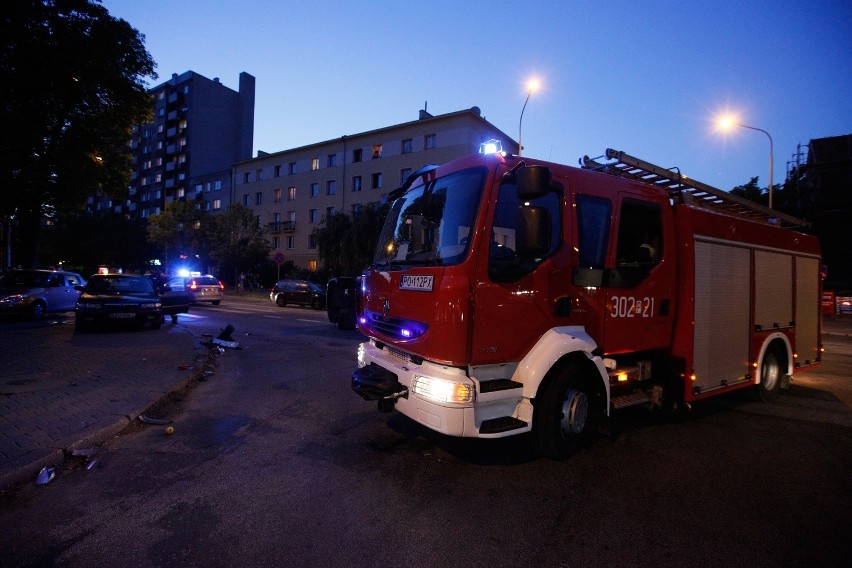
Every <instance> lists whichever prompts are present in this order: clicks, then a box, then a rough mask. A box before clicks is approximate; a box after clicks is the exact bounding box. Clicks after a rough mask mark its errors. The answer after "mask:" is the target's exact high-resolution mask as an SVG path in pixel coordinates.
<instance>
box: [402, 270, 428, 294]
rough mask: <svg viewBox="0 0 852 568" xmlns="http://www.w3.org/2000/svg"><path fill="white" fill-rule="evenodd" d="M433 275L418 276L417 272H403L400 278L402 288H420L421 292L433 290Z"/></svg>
mask: <svg viewBox="0 0 852 568" xmlns="http://www.w3.org/2000/svg"><path fill="white" fill-rule="evenodd" d="M433 278H434V277H432V276H418V275H416V274H403V275H402V277H400V279H399V289H400V290H418V291H420V292H431V291H432V282H433Z"/></svg>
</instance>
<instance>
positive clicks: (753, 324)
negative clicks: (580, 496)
mask: <svg viewBox="0 0 852 568" xmlns="http://www.w3.org/2000/svg"><path fill="white" fill-rule="evenodd" d="M602 158H603V157H602ZM602 158H598V159H589V158H588V157H585V158H584V159H583V160H581V166H582V167H580V168H576V167H569V166H563V165H558V164H553V163H547V162H542V161H539V160H533V159H529V158H527V157H520V156H514V155H511V154H507V153H504V152H494V153H487V154H481V155H475V156H470V157H466V158H462V159H459V160H455V161H453V162H450V163H447V164H445V165H441V166H427V167H425V168H423V169H421V170H420V171H418V172H416V173H415V174H413V175H412V176H411V177H410V178H409V180H408V181H407V182H406V183H405V184H404V185H403V186H402V187H401V188H399V189H398V190H396V191H395V192H393V193H392V194H391V196H390V198H391V199H392V205H391V208H390V212H389V215H388V218H387V221H386V223H385V225H384V228H383V230H382V234H381V236H380V238H379V242H378V245H377V249H376V257H375V261H374V263H373V264H372V265H371V266H370V267H369V268H368V269H367V270H366V271H365V272H364V273H363V274H362V276H361V279H360V287H359V293H358V299H357V301H358V308H357V310H358V311H357V317H358V320H357V325H358V329H359V330H360V331H361V332H362V333H363V334H364V335H365V336H366V337H367V338H368V341H366V342H364V343H362V344H361V345H360V346H359V350H358V367H357V368H356V370H355V371H354V373H353V375H352V388H353V390H355V392H357V393H358V394H359V395H361V396H362V397H363V398H365V399H367V400H376V401H378V407H379V410H381V411H385V412H390V411H392V410H394V409H396V410H397V411H399V412H401V413H403V414H404V415H406V416H408V417H410V418H411V419H413V420H415V421H417V422H419V423H421V424H423V425H425V426H426V427H428V428H431V429H433V430H436V431H438V432H442V433H444V434H447V435H450V436H465V437H478V438H499V437H504V436H511V435H516V434H520V433H524V432H530V431H531V432H532V436H531V439H532V440H534V443H535V444H536V446H537V447H538V449H539V450H540V451H541V452H542V453H544V454H545V455H548V456H551V457H554V458H557V459H564V458H565V457H567V456H569V455H570V454H572V453H574V452H575V451H576V450H577V449H578V448H580V447H581V446H583V445H584V444H586V443H587V442H588V441H590V439H591V438H592V437H593V436H594V435H595V434H596V433H597V432H599V431H604V432H605V431H607V429H608V428H609V420H610V418H611V416H612V413H613V412H615V411H617V410H619V409H622V408H625V407H628V406H634V405H640V404H641V405H646V406H647V407H649V408H654V407H663V408H669V409H683V408H688V407H689V406H690V405H691V404H692V403H694V402H695V401H698V400H701V399H704V398H707V397H711V396H715V395H719V394H723V393H729V392H732V391H735V390H739V389H750V390H751V391H752V392H753V394H754V395H755V396H756V397H757V399H759V400H764V401H770V400H773V399H774V398H775V397H777V396H778V393H779V389H781V388H785V387H787V386H788V385H789V381H790V378H791V376H792V374H793V372H794V371H795V370H796V369H797V368H799V367H802V366H805V365H810V364H814V363H817V362H819V361H820V356H821V340H820V331H821V330H820V325H821V320H820V292H821V290H820V288H821V285H820V251H819V245H818V242H817V240H816V238H814V237H813V236H810V235H807V234H805V233H803V232H799V230H800V229H801V226H802V225H803V223H802V222H801V221H799V220H798V219H795V218H793V217H790V216H787V215H784V214H782V213H779V212H777V211H774V210H772V209H768V208H766V207H762V206H760V205H757V204H754V203H752V202H750V201H747V200H745V199H742V198H739V197H738V196H735V195H731V194H729V193H727V192H724V191H721V190H718V189H715V188H712V187H710V186H707V185H705V184H702V183H700V182H697V181H695V180H692V179H689V178H687V177H685V176H682V175H680V173H679V172H678V171H677V170H676V169H664V168H661V167H659V166H655V165H653V164H650V163H648V162H644V161H642V160H639V159H637V158H634V157H632V156H630V155H628V154H625V153H623V152H618V151H615V150H607V151H606V160H605V161H599V160H601V159H602Z"/></svg>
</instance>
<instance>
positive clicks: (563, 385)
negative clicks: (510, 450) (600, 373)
mask: <svg viewBox="0 0 852 568" xmlns="http://www.w3.org/2000/svg"><path fill="white" fill-rule="evenodd" d="M593 384H594V383H593V381H592V379H591V377H590V374H589V372H588V371H587V370H586V369H585V368H584V367H583V365H581V364H578V363H570V364H568V365H567V366H565V367H564V368H562V369H561V370H559V371H557V374H556V375H555V376H554V377H553V378H552V380H550V381H549V382H546V383H545V384H544V385H543V387H544V391H543V392H542V393H541V395H540V396H539V397H537V401H536V405H535V412H534V414H533V432H534V440H535V443H536V446H537V449H538V450H539V451H540V452H541V453H542V454H544V455H546V456H548V457H551V458H553V459H557V460H564V459H566V458H568V457H569V456H571V455H572V454H574V453H575V452H577V450H579V449H580V448H581V447H583V446H585V445H588V443H590V442H591V440H592V439H593V437H594V435H595V433H596V432H597V420H598V417H599V411H598V409H599V408H600V406H599V397H598V396H597V394H596V393H595V390H594V388H593Z"/></svg>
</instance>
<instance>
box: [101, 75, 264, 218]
mask: <svg viewBox="0 0 852 568" xmlns="http://www.w3.org/2000/svg"><path fill="white" fill-rule="evenodd" d="M150 93H151V95H152V97H153V104H154V119H153V122H151V123H149V124H143V125H139V126H136V127H134V129H133V133H132V137H131V140H130V150H131V155H132V157H133V163H132V168H133V169H132V173H131V176H130V185H129V188H128V190H129V191H128V197H127V200H126V201H122V202H119V203H114V202H112V201H110V200H107V199H101V200H97V198H93V200H92V202H91V203H90V207H91V208H93V209H96V210H107V209H112V210H113V211H115V212H116V213H122V214H125V215H127V216H128V217H131V218H144V217H148V216H149V215H155V214H157V213H160V212H162V210H163V209H164V208H165V206H166V205H167V204H169V203H171V202H172V201H175V200H195V199H198V197H199V195H203V200H204V206H205V207H206V208H207V209H210V210H217V209H223V208H227V206H228V205H229V204H230V201H229V199H230V195H231V180H232V175H231V171H232V170H231V167H232V165H233V164H234V163H235V162H239V161H241V160H245V159H248V158H251V155H252V146H253V143H254V98H255V78H254V77H253V76H252V75H249V74H248V73H245V72H243V73H240V77H239V90H238V91H235V90H233V89H230V88H228V87H226V86H225V85H223V84H222V83H221V82H220V81H219V79H218V78H215V79H212V80H211V79H208V78H207V77H204V76H202V75H199V74H198V73H195V72H193V71H187V72H185V73H183V74H181V75H178V74H177V73H175V74H173V75H172V78H171V79H169V80H168V81H166V82H164V83H162V84H160V85H157V86H156V87H153V88H152V89H151V90H150Z"/></svg>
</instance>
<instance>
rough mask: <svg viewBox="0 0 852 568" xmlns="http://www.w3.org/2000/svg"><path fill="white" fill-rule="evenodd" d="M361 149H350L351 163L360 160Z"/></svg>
mask: <svg viewBox="0 0 852 568" xmlns="http://www.w3.org/2000/svg"><path fill="white" fill-rule="evenodd" d="M362 156H363V151H362V149H361V148H355V149H354V150H352V163H355V162H360V161H361V160H362Z"/></svg>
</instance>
